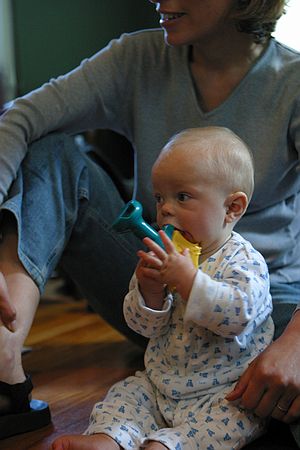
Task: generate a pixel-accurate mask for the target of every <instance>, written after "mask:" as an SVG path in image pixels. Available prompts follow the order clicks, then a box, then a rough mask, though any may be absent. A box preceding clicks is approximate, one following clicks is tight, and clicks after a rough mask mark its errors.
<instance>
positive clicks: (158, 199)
mask: <svg viewBox="0 0 300 450" xmlns="http://www.w3.org/2000/svg"><path fill="white" fill-rule="evenodd" d="M154 198H155V200H156V203H161V202H162V196H161V195H160V194H155V195H154Z"/></svg>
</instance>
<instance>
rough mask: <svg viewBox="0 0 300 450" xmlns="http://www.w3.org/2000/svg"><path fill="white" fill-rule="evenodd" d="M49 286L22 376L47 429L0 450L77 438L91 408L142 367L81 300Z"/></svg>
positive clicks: (37, 449)
mask: <svg viewBox="0 0 300 450" xmlns="http://www.w3.org/2000/svg"><path fill="white" fill-rule="evenodd" d="M58 283H59V280H58V281H57V280H56V281H55V280H53V281H51V282H50V284H49V286H48V288H47V290H46V293H45V295H44V296H43V298H42V300H41V304H40V307H39V309H38V313H37V316H36V319H35V322H34V325H33V328H32V330H31V332H30V335H29V337H28V339H27V342H26V345H27V346H29V347H31V349H32V350H31V351H30V352H29V353H26V354H24V356H23V362H24V367H25V370H26V372H28V373H30V374H31V377H32V381H33V384H34V391H33V397H34V398H38V399H41V400H45V401H47V402H48V403H49V405H50V409H51V413H52V424H51V425H49V426H47V427H45V428H43V429H40V430H37V431H34V432H30V433H24V434H22V435H18V436H15V437H11V438H8V439H5V440H2V441H0V450H48V449H49V446H50V444H51V442H52V441H53V440H54V439H55V438H56V437H57V436H59V435H61V434H66V433H78V434H80V433H82V432H83V431H84V429H85V428H86V426H87V421H88V417H89V414H90V412H91V408H92V406H93V404H94V403H95V402H96V401H98V400H100V399H102V398H103V396H104V395H105V393H106V391H107V390H108V388H109V387H110V386H111V385H112V384H113V383H114V382H116V381H117V380H120V379H122V378H124V377H126V376H128V375H130V374H131V373H134V372H135V370H136V369H139V368H141V367H142V352H141V350H140V349H139V348H138V347H136V346H135V345H134V344H132V343H130V342H129V341H127V340H126V339H125V338H124V337H122V336H121V335H120V334H118V333H117V332H116V331H114V330H113V329H112V328H111V327H109V326H108V325H107V324H106V323H105V322H104V321H102V320H101V319H100V318H99V316H98V315H96V314H93V313H91V312H89V311H88V310H87V307H86V303H85V302H84V301H83V300H80V301H78V300H77V301H75V300H74V299H73V298H70V297H66V296H64V295H59V294H57V287H59V286H58V285H57V284H58Z"/></svg>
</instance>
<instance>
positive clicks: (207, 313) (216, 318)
mask: <svg viewBox="0 0 300 450" xmlns="http://www.w3.org/2000/svg"><path fill="white" fill-rule="evenodd" d="M206 266H207V267H209V269H208V273H204V271H203V270H198V273H197V275H196V277H195V280H194V283H193V287H192V290H191V293H190V296H189V299H188V302H187V306H186V311H185V321H191V322H194V323H195V324H197V325H200V326H202V327H205V328H207V329H209V330H210V331H212V332H214V333H216V334H217V335H221V336H223V337H229V338H230V337H231V338H232V337H235V336H239V335H243V334H245V333H246V334H249V333H251V332H253V331H254V330H255V329H256V328H257V327H258V326H259V325H261V324H262V323H263V322H264V321H265V320H266V318H267V317H268V316H269V315H270V313H271V311H272V299H271V295H270V292H269V275H268V269H267V265H266V263H265V261H264V259H263V257H262V256H261V255H260V254H259V253H258V252H256V251H255V250H254V249H253V248H252V250H250V251H248V252H246V253H245V249H244V248H240V249H239V250H238V251H237V252H236V253H235V254H234V255H232V256H228V257H225V258H224V259H223V262H222V263H221V264H219V262H218V261H213V262H212V263H211V264H210V262H209V261H208V263H207V265H206Z"/></svg>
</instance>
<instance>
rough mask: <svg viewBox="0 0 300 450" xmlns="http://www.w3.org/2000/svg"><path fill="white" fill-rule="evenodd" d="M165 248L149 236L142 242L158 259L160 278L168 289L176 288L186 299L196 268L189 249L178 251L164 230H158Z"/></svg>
mask: <svg viewBox="0 0 300 450" xmlns="http://www.w3.org/2000/svg"><path fill="white" fill-rule="evenodd" d="M159 235H160V237H161V240H162V242H163V244H164V247H165V250H164V249H162V248H161V247H160V246H159V245H157V244H156V243H155V242H153V241H152V240H151V239H149V238H145V239H144V243H145V244H146V245H147V246H148V247H149V249H150V250H151V252H153V253H154V254H155V255H156V257H157V258H158V259H159V261H160V266H159V264H158V266H157V267H158V268H159V272H160V276H161V280H162V282H163V283H165V284H167V285H168V286H169V288H170V289H174V288H176V290H177V291H178V292H179V294H180V295H181V297H182V298H183V300H185V301H187V300H188V297H189V294H190V291H191V288H192V285H193V280H194V277H195V275H196V273H197V269H196V268H195V267H194V264H193V262H192V260H191V257H190V254H189V250H188V249H185V250H184V251H183V252H182V253H179V252H178V251H177V250H176V248H175V246H174V244H173V242H172V241H171V239H170V238H169V237H168V236H167V235H166V233H165V232H164V231H159Z"/></svg>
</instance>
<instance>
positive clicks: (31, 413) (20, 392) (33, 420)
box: [0, 375, 51, 439]
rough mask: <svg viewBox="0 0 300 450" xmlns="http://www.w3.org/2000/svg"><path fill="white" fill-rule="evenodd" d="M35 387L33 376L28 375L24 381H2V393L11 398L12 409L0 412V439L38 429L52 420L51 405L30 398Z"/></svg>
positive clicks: (0, 388)
mask: <svg viewBox="0 0 300 450" xmlns="http://www.w3.org/2000/svg"><path fill="white" fill-rule="evenodd" d="M32 389H33V385H32V382H31V378H30V376H29V375H26V379H25V381H23V383H17V384H8V383H4V382H3V381H0V395H5V396H7V397H9V398H10V399H11V403H12V410H11V412H9V413H5V415H1V413H0V439H5V438H8V437H9V436H14V435H16V434H20V433H26V432H28V431H33V430H37V429H39V428H42V427H45V426H46V425H48V424H49V423H50V422H51V414H50V409H49V406H48V404H47V403H46V402H43V401H41V400H30V399H29V395H30V393H31V391H32Z"/></svg>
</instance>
